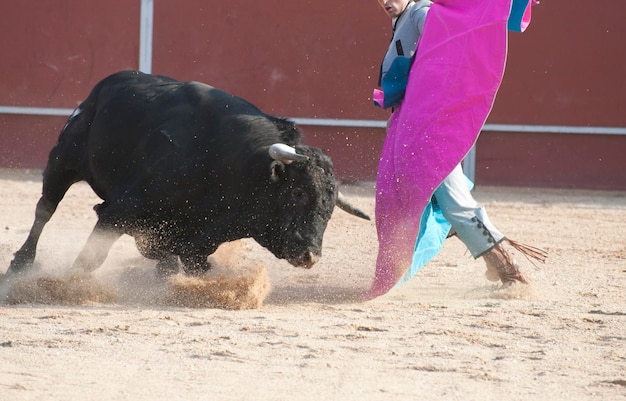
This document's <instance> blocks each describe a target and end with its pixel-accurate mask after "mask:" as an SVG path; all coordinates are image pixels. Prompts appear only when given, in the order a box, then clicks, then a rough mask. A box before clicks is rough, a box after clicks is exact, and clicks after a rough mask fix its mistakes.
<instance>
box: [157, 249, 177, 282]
mask: <svg viewBox="0 0 626 401" xmlns="http://www.w3.org/2000/svg"><path fill="white" fill-rule="evenodd" d="M179 270H180V265H179V264H178V256H176V255H171V254H170V255H168V256H165V257H164V258H161V259H159V261H158V262H157V264H156V271H157V276H158V277H159V278H168V277H170V276H173V275H175V274H177V273H178V271H179Z"/></svg>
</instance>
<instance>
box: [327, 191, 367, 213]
mask: <svg viewBox="0 0 626 401" xmlns="http://www.w3.org/2000/svg"><path fill="white" fill-rule="evenodd" d="M335 205H337V207H338V208H339V209H341V210H343V211H344V212H347V213H350V214H351V215H353V216H356V217H360V218H362V219H365V220H370V216H368V215H367V214H365V213H363V212H362V211H360V210H359V209H357V208H356V207H354V206H352V205H351V204H350V203H348V200H347V199H346V197H345V196H343V194H342V193H341V192H338V193H337V202H335Z"/></svg>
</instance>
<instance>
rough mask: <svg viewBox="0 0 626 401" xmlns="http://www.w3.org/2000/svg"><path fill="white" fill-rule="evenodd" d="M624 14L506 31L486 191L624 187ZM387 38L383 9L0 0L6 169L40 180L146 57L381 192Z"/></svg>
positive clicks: (561, 18)
mask: <svg viewBox="0 0 626 401" xmlns="http://www.w3.org/2000/svg"><path fill="white" fill-rule="evenodd" d="M570 4H571V3H570ZM147 6H150V9H151V10H152V18H151V19H150V21H151V23H150V24H149V27H151V28H152V34H151V35H150V37H149V42H146V41H145V40H146V39H145V37H143V36H142V35H141V32H142V29H145V25H142V18H143V19H144V21H145V18H146V16H145V15H144V14H142V9H143V10H144V11H145V9H146V7H147ZM625 13H626V3H624V2H617V1H615V2H602V4H600V5H597V6H594V7H582V5H576V4H574V5H573V6H572V7H570V8H569V9H566V8H564V4H562V2H556V1H553V0H552V1H549V0H544V1H543V2H542V3H541V4H540V5H539V6H536V7H534V8H533V21H532V23H531V25H530V27H529V29H528V31H527V32H525V33H523V34H519V33H511V34H510V40H509V58H508V63H507V71H506V73H505V77H504V80H503V83H502V87H501V89H500V92H499V94H498V97H497V99H496V103H495V104H494V108H493V111H492V113H491V115H490V117H489V119H488V121H487V124H486V126H485V130H484V131H483V133H482V134H481V136H480V138H479V140H478V142H477V146H476V150H475V181H476V183H477V185H513V186H528V187H555V188H591V189H622V190H623V189H626V174H624V172H623V170H624V168H625V167H626V162H624V161H623V160H624V159H623V156H622V155H623V154H624V153H626V113H624V112H623V111H624V110H626V83H625V79H624V78H623V75H624V71H626V54H624V52H622V51H621V49H622V45H621V44H620V40H621V38H623V37H624V36H625V34H626V28H625V27H624V26H623V23H622V22H621V16H623V15H625ZM390 31H391V29H390V21H389V20H388V18H387V17H386V16H385V15H384V13H383V12H382V11H381V10H380V9H379V6H378V4H377V3H376V2H375V1H373V0H372V1H371V2H360V3H358V5H356V3H354V2H330V1H326V0H317V1H301V2H285V1H279V0H265V1H263V2H235V3H232V2H231V3H224V4H220V3H218V2H206V1H200V0H186V1H183V2H169V1H158V2H154V1H152V0H143V1H142V0H133V1H131V0H109V1H107V2H100V1H81V0H3V1H2V2H1V3H0V34H1V35H2V37H3V38H5V40H3V41H1V42H0V51H1V52H2V53H1V54H3V61H2V62H1V63H0V167H10V168H43V167H44V166H45V163H46V160H47V154H48V152H49V150H50V148H51V147H52V146H53V145H54V143H55V141H56V139H57V136H58V133H59V130H60V128H61V127H62V126H63V124H64V123H65V119H66V115H64V113H66V114H67V115H69V112H67V111H68V110H70V109H72V108H74V107H76V105H77V104H78V103H79V102H80V101H81V100H82V99H84V98H85V97H86V96H87V94H88V93H89V91H90V90H91V87H92V86H93V85H94V84H95V83H96V82H97V81H99V80H100V79H102V78H104V77H105V76H107V75H108V74H110V73H112V72H115V71H118V70H122V69H137V68H140V67H141V65H140V59H141V57H142V56H141V55H142V54H143V55H145V54H146V53H145V49H146V46H148V45H149V49H150V51H151V57H150V58H149V60H150V63H149V64H148V68H149V70H150V71H152V72H154V73H157V74H166V75H170V76H173V77H175V78H178V79H181V80H199V81H203V82H206V83H209V84H211V85H214V86H216V87H218V88H220V89H223V90H226V91H229V92H231V93H234V94H236V95H239V96H241V97H244V98H246V99H248V100H250V101H251V102H253V103H255V104H256V105H257V106H259V107H260V108H261V109H262V110H264V111H266V112H268V113H271V114H275V115H280V116H287V117H291V118H295V119H296V121H298V122H299V124H300V125H301V128H302V129H303V131H304V134H305V142H306V143H308V144H312V145H316V146H319V147H321V148H323V149H324V150H326V151H327V152H328V153H329V154H330V155H331V157H332V158H333V161H334V163H335V166H336V169H337V174H338V176H339V177H340V178H342V179H345V180H373V179H375V175H376V166H377V163H378V157H379V154H380V149H381V147H382V144H383V141H384V137H385V131H384V128H382V127H383V126H384V121H385V120H386V119H387V118H388V115H389V114H388V112H386V111H384V110H380V109H377V108H375V107H374V106H373V105H372V101H371V92H372V89H373V87H374V86H375V85H376V82H377V79H378V72H379V63H380V60H381V58H382V55H383V53H384V51H385V48H386V46H387V44H388V42H389V38H390V36H389V35H390V33H391V32H390ZM146 43H148V45H147V44H146ZM142 52H143V53H142ZM143 67H144V69H145V66H143Z"/></svg>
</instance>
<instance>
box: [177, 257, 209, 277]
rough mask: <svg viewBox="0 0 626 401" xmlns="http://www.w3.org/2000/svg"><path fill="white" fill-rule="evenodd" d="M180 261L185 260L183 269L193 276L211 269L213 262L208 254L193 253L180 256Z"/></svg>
mask: <svg viewBox="0 0 626 401" xmlns="http://www.w3.org/2000/svg"><path fill="white" fill-rule="evenodd" d="M180 261H181V262H183V270H184V271H185V273H187V274H190V275H192V276H201V275H203V274H204V273H206V272H208V271H209V269H211V264H210V263H209V261H208V260H207V256H203V255H192V256H183V255H181V256H180Z"/></svg>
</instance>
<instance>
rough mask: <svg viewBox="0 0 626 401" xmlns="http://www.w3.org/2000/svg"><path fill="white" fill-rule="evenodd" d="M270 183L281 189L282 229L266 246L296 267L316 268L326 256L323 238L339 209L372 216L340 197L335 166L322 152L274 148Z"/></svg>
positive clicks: (277, 145) (309, 148)
mask: <svg viewBox="0 0 626 401" xmlns="http://www.w3.org/2000/svg"><path fill="white" fill-rule="evenodd" d="M269 155H270V156H271V158H272V159H273V160H274V161H273V162H272V163H271V167H270V180H271V181H272V183H273V185H276V186H277V187H278V193H277V198H278V199H277V201H278V202H277V203H278V220H277V224H278V226H279V227H278V228H275V229H274V234H275V235H274V236H273V237H274V238H264V239H263V240H262V242H263V243H262V245H263V246H265V247H266V248H268V249H269V250H270V251H271V252H272V253H273V254H274V255H275V256H277V257H279V258H283V259H286V260H287V261H288V262H289V263H291V264H292V265H294V266H301V267H305V268H310V267H312V266H313V265H314V264H315V263H316V262H317V261H318V260H319V258H320V257H321V255H322V237H323V234H324V231H325V230H326V226H327V225H328V221H329V220H330V216H331V214H332V212H333V209H334V207H335V206H338V207H340V208H341V209H342V210H345V211H347V212H348V213H351V214H353V215H355V216H358V217H361V218H364V219H367V220H369V216H367V215H366V214H365V213H363V212H361V211H360V210H358V209H356V208H354V207H353V206H351V205H350V204H349V203H348V202H346V200H345V198H344V197H343V196H342V195H341V194H339V193H338V190H337V183H336V181H335V177H334V172H333V165H332V162H331V161H330V158H329V157H328V156H326V155H325V154H324V153H323V152H322V151H321V150H319V149H317V148H312V147H308V146H299V147H298V148H297V151H296V149H295V148H293V147H291V146H288V145H285V144H274V145H272V146H271V147H270V148H269Z"/></svg>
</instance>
